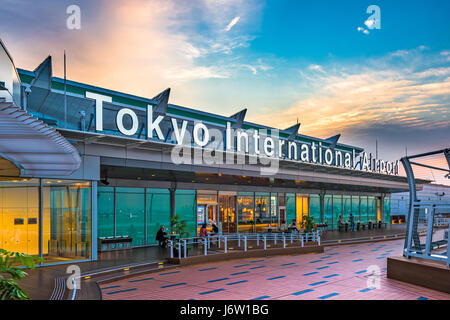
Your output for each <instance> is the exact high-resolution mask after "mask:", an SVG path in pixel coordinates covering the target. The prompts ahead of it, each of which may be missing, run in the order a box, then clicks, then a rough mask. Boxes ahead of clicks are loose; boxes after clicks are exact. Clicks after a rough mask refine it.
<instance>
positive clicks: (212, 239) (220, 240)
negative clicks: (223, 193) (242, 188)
mask: <svg viewBox="0 0 450 320" xmlns="http://www.w3.org/2000/svg"><path fill="white" fill-rule="evenodd" d="M231 242H233V243H234V242H237V246H238V247H239V248H242V250H243V251H244V252H246V251H247V250H248V249H251V248H253V247H250V246H249V243H251V242H256V246H257V247H259V246H260V244H261V245H262V247H263V249H264V250H267V248H268V247H270V243H272V244H274V245H277V243H282V244H283V248H286V246H287V245H289V244H294V243H296V242H298V244H299V246H301V247H304V246H305V243H307V242H317V244H318V245H320V234H319V232H317V231H316V232H309V233H288V234H285V233H283V234H277V233H236V234H218V235H208V236H207V237H191V238H182V239H179V240H176V241H171V240H170V241H169V243H168V245H169V248H170V257H171V258H174V255H175V254H174V248H176V249H177V250H178V253H177V254H176V255H177V256H178V258H180V259H181V257H187V256H188V247H189V246H195V245H199V244H201V245H202V246H203V255H205V256H206V255H208V253H210V254H211V253H212V252H211V250H210V249H211V244H213V245H215V246H216V247H215V249H216V250H214V253H215V254H217V249H221V250H222V249H223V253H228V250H229V246H228V245H229V244H230V243H231Z"/></svg>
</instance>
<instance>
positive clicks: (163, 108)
mask: <svg viewBox="0 0 450 320" xmlns="http://www.w3.org/2000/svg"><path fill="white" fill-rule="evenodd" d="M169 96H170V88H167V89H166V90H164V91H163V92H161V93H160V94H158V95H156V96H155V97H153V100H156V101H157V102H158V103H157V104H156V106H155V108H154V109H153V112H156V113H161V114H166V112H167V105H168V104H169Z"/></svg>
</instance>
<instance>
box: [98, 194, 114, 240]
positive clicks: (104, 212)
mask: <svg viewBox="0 0 450 320" xmlns="http://www.w3.org/2000/svg"><path fill="white" fill-rule="evenodd" d="M114 202H115V199H114V188H113V187H98V188H97V221H98V222H97V230H98V237H100V238H101V237H113V236H114Z"/></svg>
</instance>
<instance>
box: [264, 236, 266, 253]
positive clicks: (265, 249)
mask: <svg viewBox="0 0 450 320" xmlns="http://www.w3.org/2000/svg"><path fill="white" fill-rule="evenodd" d="M263 237H264V250H266V236H265V235H264V236H263Z"/></svg>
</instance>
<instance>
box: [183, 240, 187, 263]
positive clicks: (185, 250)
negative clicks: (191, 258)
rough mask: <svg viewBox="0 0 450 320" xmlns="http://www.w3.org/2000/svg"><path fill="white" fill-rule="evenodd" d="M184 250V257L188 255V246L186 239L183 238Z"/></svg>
mask: <svg viewBox="0 0 450 320" xmlns="http://www.w3.org/2000/svg"><path fill="white" fill-rule="evenodd" d="M183 251H184V257H185V258H186V256H187V246H186V239H184V240H183Z"/></svg>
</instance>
